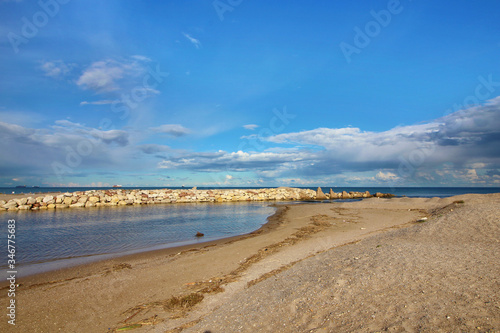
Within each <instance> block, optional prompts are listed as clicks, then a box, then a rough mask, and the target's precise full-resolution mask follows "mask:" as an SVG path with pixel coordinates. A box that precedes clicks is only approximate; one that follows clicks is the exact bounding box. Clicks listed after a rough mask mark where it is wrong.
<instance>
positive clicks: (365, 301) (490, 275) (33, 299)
mask: <svg viewBox="0 0 500 333" xmlns="http://www.w3.org/2000/svg"><path fill="white" fill-rule="evenodd" d="M499 204H500V194H488V195H473V194H470V195H463V196H457V197H451V198H444V199H439V198H432V199H426V198H392V199H383V198H370V199H365V200H362V201H357V202H346V203H321V204H318V203H312V204H291V205H284V206H281V208H279V210H278V212H277V213H276V214H275V215H274V216H273V217H272V218H271V219H270V221H269V223H268V224H266V225H265V226H264V227H263V228H262V229H260V230H258V231H256V232H254V233H252V234H249V235H245V236H241V237H235V238H232V239H225V240H220V241H215V242H211V243H205V244H199V245H196V246H187V247H183V248H176V249H166V250H161V251H154V252H148V253H141V254H136V255H132V256H127V257H121V258H115V259H112V260H107V261H102V262H98V263H93V264H88V265H82V266H77V267H72V268H68V269H64V270H60V271H54V272H49V273H44V274H40V275H35V276H30V277H26V278H23V279H21V280H19V281H16V283H18V284H19V286H17V287H16V288H17V289H16V326H15V327H13V326H12V325H9V324H8V323H7V318H6V316H5V315H4V319H3V320H2V321H1V322H0V331H2V332H58V331H61V332H121V331H133V332H181V331H182V332H206V331H209V332H213V333H215V332H352V331H356V332H377V331H389V332H462V331H464V332H465V331H466V332H498V331H499V330H500V301H499V292H500V283H499V282H500V281H499V278H498V276H500V265H499V263H498V258H499V256H500V205H499ZM422 218H426V219H422ZM0 286H1V287H2V292H1V293H0V302H1V304H2V306H3V308H4V311H6V310H5V308H6V307H7V306H8V301H9V298H8V297H7V292H8V289H9V288H8V285H7V284H6V283H2V284H1V285H0Z"/></svg>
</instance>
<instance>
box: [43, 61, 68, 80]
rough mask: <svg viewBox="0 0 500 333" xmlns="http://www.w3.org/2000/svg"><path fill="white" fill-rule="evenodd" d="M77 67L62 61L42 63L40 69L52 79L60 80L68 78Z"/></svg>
mask: <svg viewBox="0 0 500 333" xmlns="http://www.w3.org/2000/svg"><path fill="white" fill-rule="evenodd" d="M75 67H76V65H75V64H65V63H64V62H63V61H61V60H55V61H45V62H42V64H41V65H40V69H41V70H42V71H44V72H45V75H46V76H50V77H52V78H59V77H63V76H66V75H67V74H69V73H70V72H71V71H72V70H73V68H75Z"/></svg>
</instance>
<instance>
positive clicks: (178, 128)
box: [151, 124, 191, 138]
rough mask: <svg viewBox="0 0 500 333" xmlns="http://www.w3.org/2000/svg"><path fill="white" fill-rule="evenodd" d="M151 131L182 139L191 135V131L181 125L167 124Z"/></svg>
mask: <svg viewBox="0 0 500 333" xmlns="http://www.w3.org/2000/svg"><path fill="white" fill-rule="evenodd" d="M151 130H153V131H155V132H158V133H164V134H168V135H171V136H173V137H176V138H177V137H180V136H184V135H187V134H189V133H191V131H190V130H189V129H187V128H185V127H184V126H182V125H179V124H165V125H161V126H158V127H152V128H151Z"/></svg>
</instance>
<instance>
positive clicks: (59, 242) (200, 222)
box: [2, 202, 275, 265]
mask: <svg viewBox="0 0 500 333" xmlns="http://www.w3.org/2000/svg"><path fill="white" fill-rule="evenodd" d="M274 211H275V208H273V207H270V206H269V203H259V202H251V203H227V204H209V203H192V204H170V205H168V204H167V205H147V206H124V207H100V208H90V209H88V208H87V209H64V210H50V211H28V212H25V211H18V212H7V213H4V214H2V215H3V219H4V220H5V221H7V220H8V219H15V220H16V245H17V253H16V255H17V258H16V260H17V262H18V264H24V265H26V264H30V263H39V262H49V261H53V260H56V259H62V258H71V257H79V256H92V255H97V254H104V253H124V252H130V251H133V250H138V249H144V250H147V249H151V248H158V247H159V246H164V247H168V246H169V244H174V245H176V244H178V243H179V242H181V243H182V244H189V243H196V242H199V241H200V239H197V238H196V237H195V234H196V232H197V231H200V232H203V233H204V234H205V237H203V238H202V239H201V241H208V240H214V239H220V238H224V237H231V236H235V235H241V234H245V233H248V232H251V231H254V230H256V229H258V228H259V227H260V226H261V225H262V224H264V223H265V222H266V218H267V217H268V216H270V215H272V214H273V213H274Z"/></svg>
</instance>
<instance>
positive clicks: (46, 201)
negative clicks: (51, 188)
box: [42, 195, 54, 205]
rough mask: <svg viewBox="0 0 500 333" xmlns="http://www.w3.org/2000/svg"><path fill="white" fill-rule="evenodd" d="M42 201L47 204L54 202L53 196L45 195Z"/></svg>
mask: <svg viewBox="0 0 500 333" xmlns="http://www.w3.org/2000/svg"><path fill="white" fill-rule="evenodd" d="M42 202H43V203H45V204H47V205H48V204H50V203H54V197H53V196H51V195H47V196H45V197H44V198H43V200H42Z"/></svg>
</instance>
